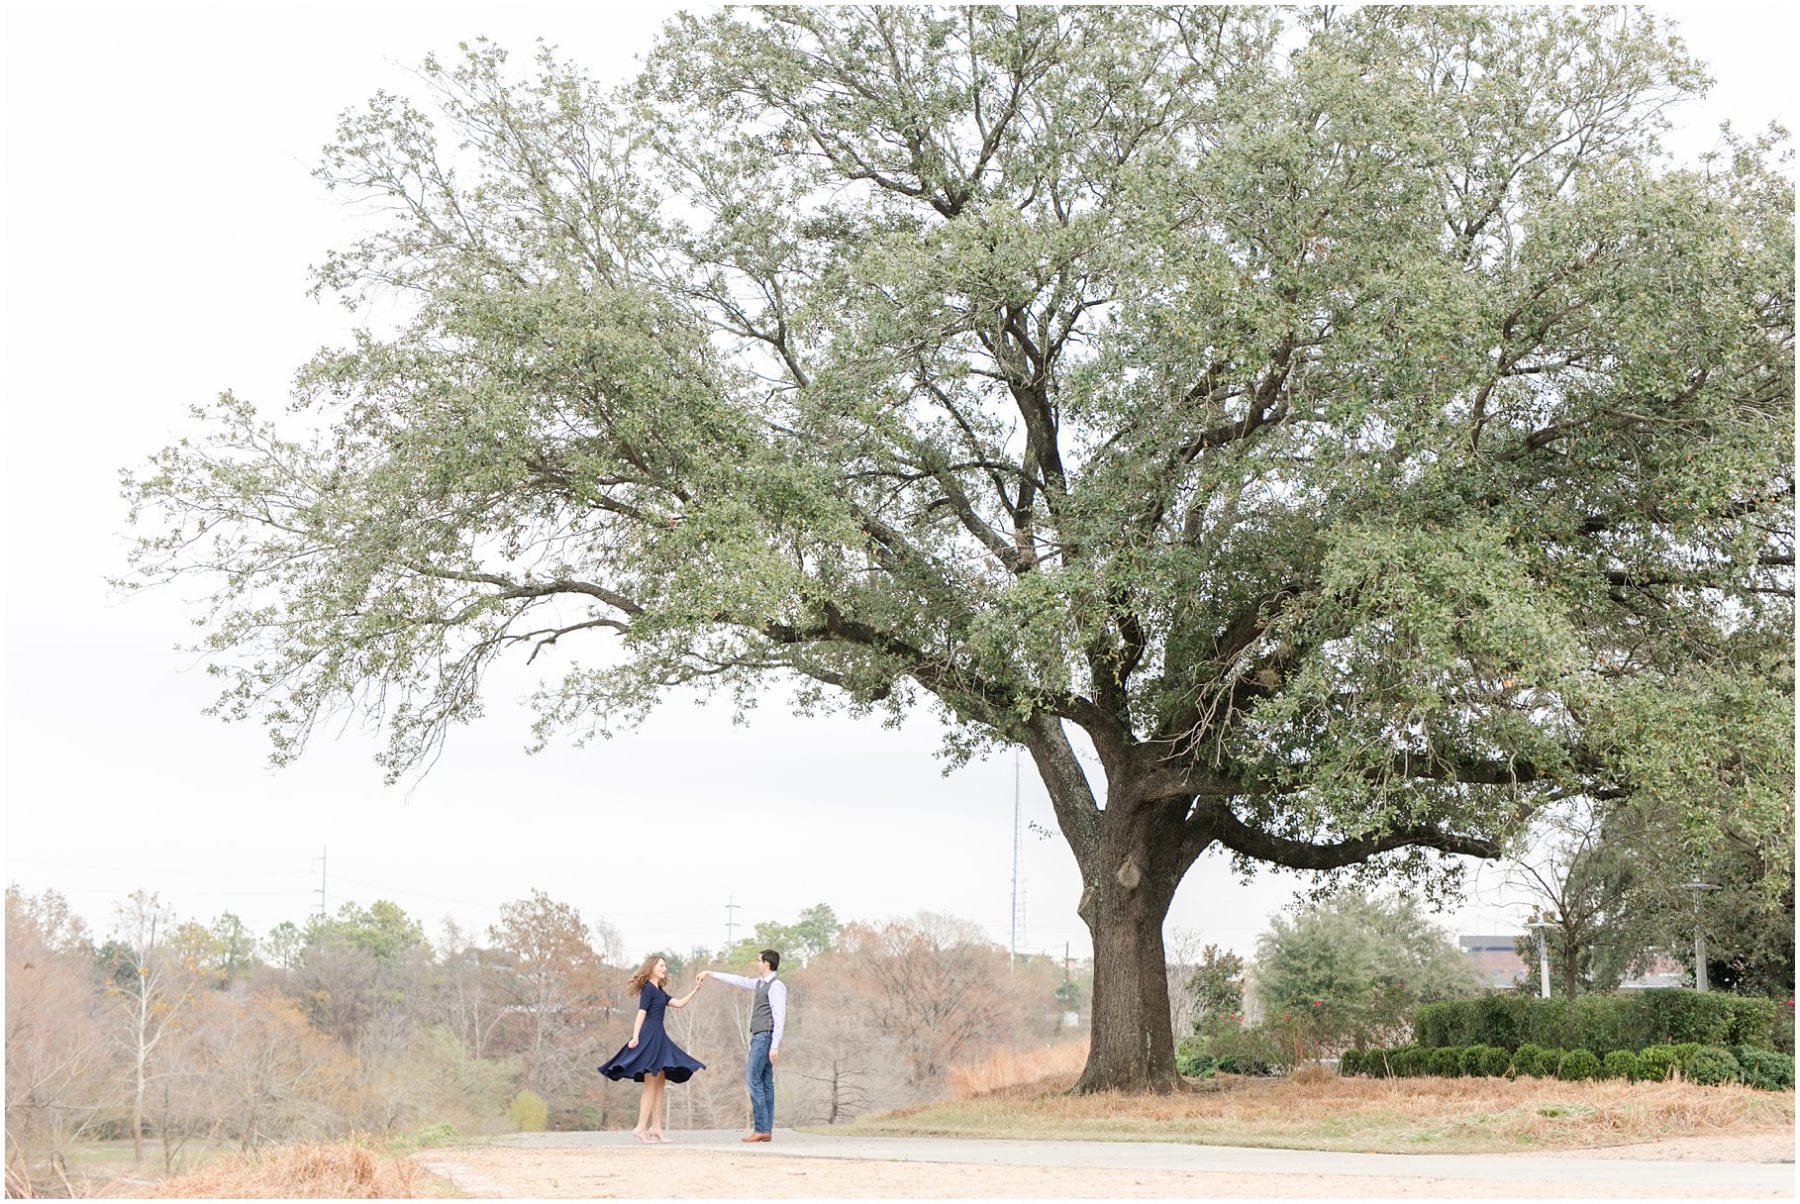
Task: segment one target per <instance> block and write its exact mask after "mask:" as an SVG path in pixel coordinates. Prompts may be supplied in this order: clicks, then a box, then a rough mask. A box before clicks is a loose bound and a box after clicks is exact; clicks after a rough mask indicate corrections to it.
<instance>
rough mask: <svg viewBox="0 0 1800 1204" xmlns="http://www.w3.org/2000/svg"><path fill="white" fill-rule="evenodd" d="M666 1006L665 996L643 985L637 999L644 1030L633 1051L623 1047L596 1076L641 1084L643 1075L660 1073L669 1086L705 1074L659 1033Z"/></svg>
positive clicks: (653, 986)
mask: <svg viewBox="0 0 1800 1204" xmlns="http://www.w3.org/2000/svg"><path fill="white" fill-rule="evenodd" d="M668 1006H669V993H668V992H667V991H665V990H663V989H662V988H661V987H659V986H657V985H656V984H655V983H653V982H647V983H645V984H644V989H643V991H642V992H641V993H639V995H638V1008H639V1010H640V1011H642V1012H643V1013H644V1027H643V1028H641V1029H639V1030H638V1043H637V1048H636V1049H633V1048H631V1046H630V1044H629V1043H627V1044H626V1046H625V1047H624V1048H623V1049H621V1050H619V1052H618V1053H616V1054H614V1055H613V1056H612V1058H611V1060H610V1061H608V1062H607V1063H606V1065H604V1066H601V1067H599V1068H598V1069H599V1071H600V1073H601V1074H603V1075H605V1076H606V1077H607V1078H609V1079H612V1080H613V1081H614V1082H617V1081H618V1080H620V1079H631V1080H633V1081H635V1082H639V1083H641V1082H643V1081H644V1076H645V1075H647V1074H656V1073H657V1072H658V1071H661V1072H662V1073H664V1074H666V1075H668V1076H669V1082H671V1083H685V1082H687V1081H688V1079H690V1078H692V1077H693V1075H694V1072H695V1071H696V1070H705V1069H706V1063H704V1062H700V1061H697V1060H695V1058H694V1057H693V1056H692V1055H690V1054H689V1053H688V1052H687V1051H686V1050H685V1049H683V1048H681V1046H679V1045H677V1044H675V1042H673V1041H671V1040H669V1034H668V1033H666V1032H664V1031H663V1010H664V1009H665V1008H667V1007H668Z"/></svg>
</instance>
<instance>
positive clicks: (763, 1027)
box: [750, 978, 775, 1033]
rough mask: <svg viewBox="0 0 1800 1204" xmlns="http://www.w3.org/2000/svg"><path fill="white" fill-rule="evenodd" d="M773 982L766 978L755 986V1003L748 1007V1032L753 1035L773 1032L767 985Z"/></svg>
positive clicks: (772, 1018) (773, 1025)
mask: <svg viewBox="0 0 1800 1204" xmlns="http://www.w3.org/2000/svg"><path fill="white" fill-rule="evenodd" d="M774 981H775V980H774V979H773V978H766V979H764V980H763V981H761V982H759V983H757V984H756V1002H755V1003H753V1004H751V1005H750V1031H751V1032H753V1033H772V1032H774V1031H775V1012H774V1009H772V1008H770V1007H769V984H770V983H772V982H774Z"/></svg>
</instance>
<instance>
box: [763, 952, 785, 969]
mask: <svg viewBox="0 0 1800 1204" xmlns="http://www.w3.org/2000/svg"><path fill="white" fill-rule="evenodd" d="M759 956H760V957H761V958H762V959H763V960H764V961H766V962H768V963H769V969H771V970H779V969H781V954H779V953H777V952H775V950H773V949H764V950H763V951H762V953H761V954H760V955H759Z"/></svg>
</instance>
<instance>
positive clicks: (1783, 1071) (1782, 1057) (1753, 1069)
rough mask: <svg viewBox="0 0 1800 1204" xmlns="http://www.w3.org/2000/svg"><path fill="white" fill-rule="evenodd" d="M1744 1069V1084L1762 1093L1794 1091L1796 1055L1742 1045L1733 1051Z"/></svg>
mask: <svg viewBox="0 0 1800 1204" xmlns="http://www.w3.org/2000/svg"><path fill="white" fill-rule="evenodd" d="M1731 1052H1732V1054H1733V1055H1734V1056H1735V1057H1736V1058H1737V1060H1738V1065H1739V1066H1742V1067H1743V1068H1744V1082H1746V1083H1748V1084H1749V1085H1750V1086H1752V1087H1755V1088H1757V1089H1759V1090H1762V1091H1792V1090H1793V1089H1794V1055H1793V1054H1783V1053H1775V1052H1773V1051H1771V1050H1767V1049H1751V1048H1750V1047H1749V1046H1744V1045H1741V1046H1739V1047H1738V1048H1736V1049H1734V1050H1732V1051H1731Z"/></svg>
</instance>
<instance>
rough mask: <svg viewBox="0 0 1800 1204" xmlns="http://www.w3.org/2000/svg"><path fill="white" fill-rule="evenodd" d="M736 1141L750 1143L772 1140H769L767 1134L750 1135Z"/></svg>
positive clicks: (770, 1139)
mask: <svg viewBox="0 0 1800 1204" xmlns="http://www.w3.org/2000/svg"><path fill="white" fill-rule="evenodd" d="M738 1140H739V1141H745V1142H750V1141H772V1140H774V1139H773V1138H771V1137H770V1136H769V1135H768V1134H767V1133H752V1134H750V1135H749V1136H748V1137H740V1138H738Z"/></svg>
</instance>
